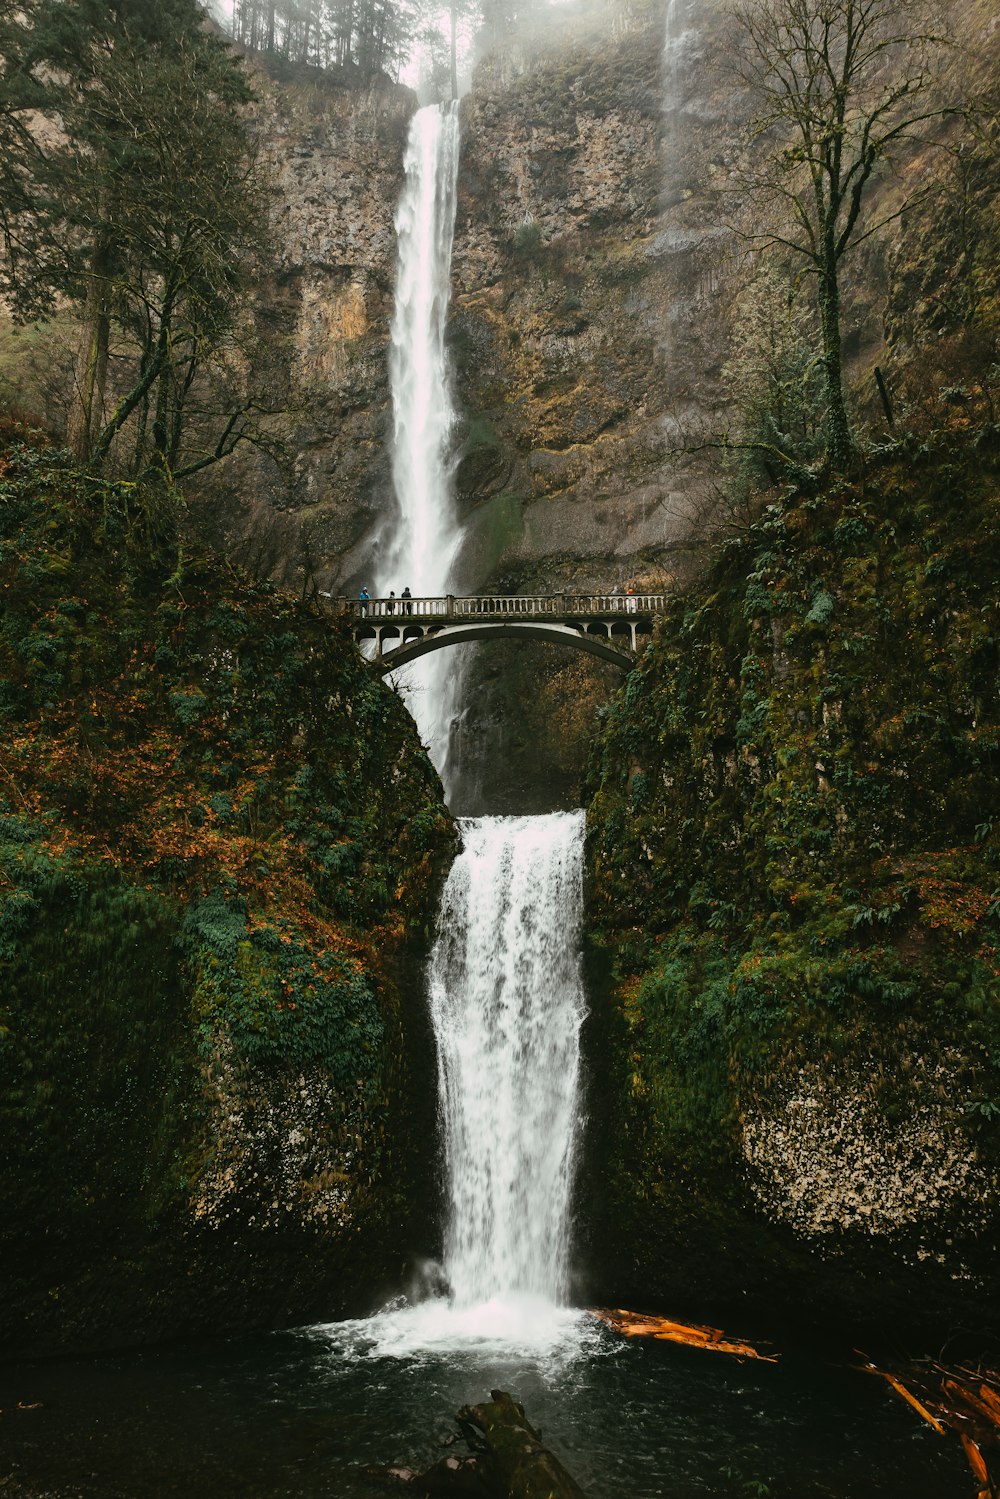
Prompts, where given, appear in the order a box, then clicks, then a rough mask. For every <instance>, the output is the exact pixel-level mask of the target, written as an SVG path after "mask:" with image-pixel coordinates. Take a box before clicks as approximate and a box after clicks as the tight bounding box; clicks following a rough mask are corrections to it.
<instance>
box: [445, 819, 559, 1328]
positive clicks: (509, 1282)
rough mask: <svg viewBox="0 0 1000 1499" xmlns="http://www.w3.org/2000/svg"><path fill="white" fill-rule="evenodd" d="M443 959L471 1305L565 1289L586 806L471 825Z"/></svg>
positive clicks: (550, 1297)
mask: <svg viewBox="0 0 1000 1499" xmlns="http://www.w3.org/2000/svg"><path fill="white" fill-rule="evenodd" d="M461 828H462V839H463V850H462V852H461V854H460V855H459V856H458V858H457V859H456V861H455V864H454V866H453V867H452V870H451V873H450V875H449V878H448V882H447V885H446V887H445V891H444V894H443V896H442V902H441V911H440V915H439V921H438V933H439V935H438V938H437V942H436V944H435V947H434V951H433V954H432V957H431V964H430V974H429V981H430V982H429V987H430V1000H431V1015H432V1020H433V1024H434V1032H435V1036H436V1040H437V1047H438V1069H439V1077H440V1098H441V1113H442V1118H443V1126H444V1139H445V1152H446V1159H447V1168H448V1187H449V1198H450V1201H449V1218H448V1223H447V1229H446V1235H445V1259H444V1269H445V1273H446V1275H447V1278H448V1281H449V1283H450V1286H451V1291H452V1297H453V1300H454V1303H455V1304H456V1305H457V1306H458V1307H463V1306H464V1307H468V1306H473V1305H475V1304H477V1303H483V1302H488V1301H490V1300H491V1299H494V1298H496V1299H500V1300H504V1299H505V1298H510V1297H518V1296H529V1297H536V1298H538V1299H539V1300H541V1301H542V1302H547V1303H549V1304H557V1303H559V1302H560V1301H562V1300H563V1299H564V1298H565V1295H566V1291H567V1253H568V1247H569V1209H570V1193H571V1185H572V1170H573V1155H574V1140H575V1134H576V1125H577V1075H578V1070H579V1030H580V1022H581V1019H582V1016H583V992H582V978H581V971H580V924H581V908H582V889H583V884H582V868H583V829H584V816H583V813H582V812H563V813H553V814H550V815H548V816H542V817H484V818H474V819H473V818H470V819H463V820H462V823H461Z"/></svg>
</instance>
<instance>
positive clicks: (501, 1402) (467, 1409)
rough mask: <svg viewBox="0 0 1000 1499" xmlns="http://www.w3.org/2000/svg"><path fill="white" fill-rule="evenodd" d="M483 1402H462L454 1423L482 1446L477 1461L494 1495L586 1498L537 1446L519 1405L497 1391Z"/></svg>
mask: <svg viewBox="0 0 1000 1499" xmlns="http://www.w3.org/2000/svg"><path fill="white" fill-rule="evenodd" d="M491 1394H492V1397H493V1398H492V1399H491V1400H490V1401H489V1402H487V1403H485V1404H483V1405H465V1406H463V1407H462V1409H461V1410H460V1411H459V1413H458V1423H459V1426H460V1427H461V1428H462V1431H463V1432H464V1433H465V1435H466V1437H467V1438H468V1439H469V1440H470V1441H472V1442H475V1443H478V1444H479V1446H480V1447H481V1448H482V1449H484V1451H483V1462H484V1465H485V1467H486V1469H487V1472H488V1473H489V1476H490V1478H491V1479H493V1480H494V1481H495V1484H496V1489H497V1492H498V1493H499V1494H503V1495H510V1496H511V1499H515V1496H516V1499H586V1496H585V1495H584V1492H583V1490H582V1489H581V1488H580V1486H579V1484H577V1483H576V1481H575V1480H574V1479H573V1478H571V1477H570V1475H569V1474H568V1473H567V1472H566V1469H565V1468H564V1467H563V1465H562V1463H561V1462H560V1461H559V1459H558V1458H557V1457H555V1456H554V1455H553V1453H551V1452H550V1451H549V1450H548V1448H547V1447H545V1446H543V1444H542V1439H541V1437H540V1435H539V1434H538V1432H537V1431H536V1430H535V1429H534V1427H533V1426H531V1425H530V1424H529V1422H528V1421H527V1420H526V1418H525V1414H524V1409H523V1407H522V1406H520V1405H518V1404H517V1403H516V1401H515V1400H513V1399H512V1397H511V1396H510V1395H508V1394H506V1392H505V1391H503V1390H493V1391H492V1392H491Z"/></svg>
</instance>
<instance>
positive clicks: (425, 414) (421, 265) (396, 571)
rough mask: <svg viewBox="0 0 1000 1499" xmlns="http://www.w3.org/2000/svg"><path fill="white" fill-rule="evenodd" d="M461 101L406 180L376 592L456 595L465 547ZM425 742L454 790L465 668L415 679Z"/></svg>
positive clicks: (428, 125)
mask: <svg viewBox="0 0 1000 1499" xmlns="http://www.w3.org/2000/svg"><path fill="white" fill-rule="evenodd" d="M458 157H459V121H458V104H457V103H456V102H453V103H451V104H443V105H438V104H429V105H427V106H426V108H424V109H419V110H418V111H417V113H416V114H415V115H414V116H413V120H412V122H411V124H410V135H409V141H408V144H407V149H406V157H405V162H404V165H405V170H406V180H405V183H404V186H403V192H402V195H401V197H400V200H399V207H398V208H397V210H396V218H395V224H396V234H397V237H398V241H399V262H398V268H397V275H396V302H395V311H394V314H393V319H392V330H391V347H390V354H389V383H390V388H391V391H392V413H393V426H392V480H393V490H394V493H395V508H394V510H393V512H392V513H391V514H390V515H388V516H387V517H386V519H385V522H384V524H383V528H382V532H381V534H380V536H379V539H378V546H377V550H376V564H375V578H374V583H375V589H376V592H377V593H380V594H388V592H389V590H390V589H394V590H395V592H396V593H397V594H398V593H400V592H401V591H402V589H403V587H404V586H405V587H409V588H410V589H411V590H412V591H413V592H414V593H416V594H439V593H446V592H447V591H448V589H449V588H450V587H454V579H453V576H452V570H453V567H454V563H455V558H456V556H457V554H458V549H459V546H460V544H461V539H462V537H461V528H460V526H459V523H458V516H457V512H456V507H455V495H454V488H453V463H452V454H451V436H452V430H453V427H454V424H455V408H454V404H453V401H452V394H451V370H450V366H449V362H448V352H447V349H446V346H445V327H446V323H447V317H448V303H449V300H450V295H451V249H452V240H453V238H454V232H455V206H456V193H457V183H458ZM405 686H406V688H407V690H408V692H409V696H410V708H411V711H412V713H413V716H414V718H415V719H416V721H417V726H418V727H419V729H420V732H421V737H422V738H423V740H424V742H425V743H426V744H427V746H428V748H429V749H430V752H431V757H432V759H433V760H434V763H435V765H436V766H437V769H438V771H439V773H440V775H441V777H442V780H443V781H444V784H445V790H446V791H447V790H448V789H449V778H448V756H449V748H450V742H451V726H452V720H453V718H454V715H455V712H456V705H457V702H458V694H459V675H458V663H457V662H456V661H454V660H451V661H441V660H434V659H432V660H428V661H422V662H420V663H418V664H417V665H415V666H413V667H410V668H409V669H408V670H407V672H406V674H405Z"/></svg>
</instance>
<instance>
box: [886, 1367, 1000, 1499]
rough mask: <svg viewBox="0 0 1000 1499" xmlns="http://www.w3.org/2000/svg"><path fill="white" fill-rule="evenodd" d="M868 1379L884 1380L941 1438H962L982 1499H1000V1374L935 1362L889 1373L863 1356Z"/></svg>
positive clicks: (987, 1370) (980, 1498)
mask: <svg viewBox="0 0 1000 1499" xmlns="http://www.w3.org/2000/svg"><path fill="white" fill-rule="evenodd" d="M860 1356H861V1358H862V1359H864V1362H863V1364H862V1365H861V1367H862V1369H863V1370H864V1371H865V1373H866V1374H874V1375H876V1376H877V1377H878V1378H879V1379H884V1380H885V1382H886V1384H888V1385H889V1386H890V1387H891V1388H892V1389H893V1390H895V1392H896V1394H897V1395H899V1396H900V1398H901V1399H903V1400H905V1401H906V1403H907V1405H909V1406H910V1407H911V1409H912V1410H915V1411H916V1412H917V1414H918V1415H919V1416H920V1417H921V1419H922V1420H924V1421H926V1422H927V1424H928V1426H932V1427H933V1428H934V1430H935V1431H936V1432H937V1433H938V1435H939V1436H944V1435H945V1431H946V1429H950V1430H952V1431H955V1432H957V1433H958V1437H959V1440H960V1441H961V1443H962V1450H963V1452H964V1453H965V1456H966V1459H967V1460H968V1463H969V1467H970V1468H971V1469H972V1472H973V1474H974V1475H975V1478H976V1480H977V1482H978V1483H979V1484H981V1485H982V1487H981V1488H980V1490H979V1499H1000V1374H997V1373H996V1372H994V1371H993V1370H990V1369H967V1368H964V1367H963V1366H962V1365H960V1364H958V1365H954V1366H951V1367H948V1366H946V1365H944V1364H939V1363H935V1362H933V1361H925V1362H923V1363H913V1364H908V1365H907V1366H906V1367H905V1368H903V1369H895V1370H892V1371H890V1370H888V1369H883V1368H881V1367H880V1366H879V1365H878V1364H876V1363H873V1361H872V1360H871V1359H869V1358H867V1357H866V1356H865V1355H864V1354H861V1355H860Z"/></svg>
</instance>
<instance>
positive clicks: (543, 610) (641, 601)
mask: <svg viewBox="0 0 1000 1499" xmlns="http://www.w3.org/2000/svg"><path fill="white" fill-rule="evenodd" d="M330 602H331V604H332V605H333V606H334V607H335V608H336V611H337V612H338V613H340V614H351V615H353V616H354V617H355V618H356V619H373V620H380V621H383V622H384V621H390V620H392V621H395V620H399V619H408V618H418V619H422V620H431V619H433V620H439V621H441V622H445V621H449V622H450V621H455V620H464V619H470V618H476V619H480V620H481V619H484V618H486V619H501V620H503V619H518V618H520V619H539V618H545V617H548V618H554V619H573V618H579V619H606V618H607V617H608V616H609V615H612V614H623V615H632V614H645V615H650V614H662V613H663V611H664V610H665V609H666V607H667V603H668V595H667V594H662V593H643V594H625V593H607V594H568V593H548V594H524V593H517V594H481V595H474V596H465V597H462V596H458V595H455V594H444V595H442V594H438V595H429V596H427V597H422V598H409V599H400V598H392V599H386V598H373V599H348V598H337V599H331V601H330Z"/></svg>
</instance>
